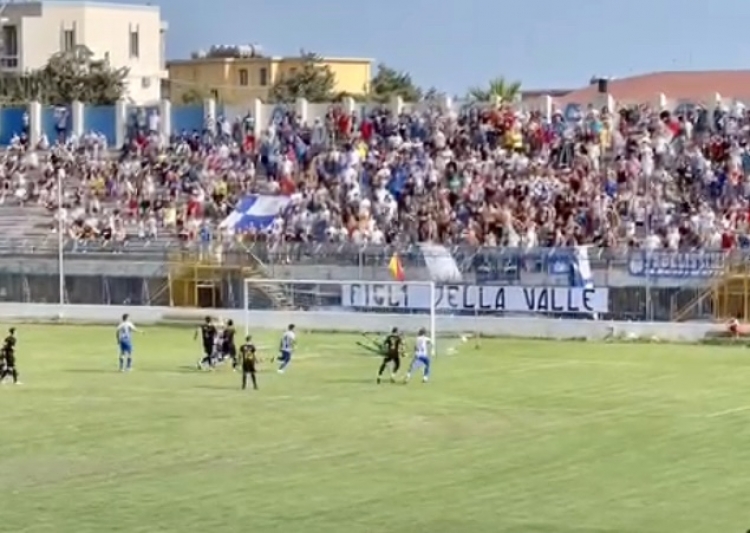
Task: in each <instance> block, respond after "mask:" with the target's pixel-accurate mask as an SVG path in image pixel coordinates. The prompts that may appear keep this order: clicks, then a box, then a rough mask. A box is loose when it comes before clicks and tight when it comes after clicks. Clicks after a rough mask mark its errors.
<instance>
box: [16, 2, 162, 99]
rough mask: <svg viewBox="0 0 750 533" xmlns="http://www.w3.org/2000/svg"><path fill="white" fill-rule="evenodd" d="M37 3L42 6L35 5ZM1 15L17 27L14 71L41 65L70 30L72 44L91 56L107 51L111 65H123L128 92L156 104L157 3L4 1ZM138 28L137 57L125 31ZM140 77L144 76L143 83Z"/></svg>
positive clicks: (159, 42) (159, 40) (59, 47)
mask: <svg viewBox="0 0 750 533" xmlns="http://www.w3.org/2000/svg"><path fill="white" fill-rule="evenodd" d="M40 6H41V7H40ZM4 16H6V17H8V19H9V21H8V24H15V25H17V27H18V41H19V42H18V48H19V69H21V70H26V69H36V68H40V67H42V66H44V65H45V64H46V62H47V60H48V59H49V57H50V56H51V55H53V54H55V53H57V52H59V51H61V50H62V48H63V32H64V30H71V29H75V34H76V43H77V44H81V45H85V46H87V47H88V48H89V49H91V51H92V52H93V53H94V57H95V58H96V59H103V58H104V57H105V55H106V54H107V53H108V54H109V60H110V63H111V65H112V66H113V67H114V68H121V67H128V68H129V69H130V78H129V80H128V81H129V83H128V91H129V94H128V96H129V97H130V98H131V99H133V100H134V101H135V102H136V103H139V104H145V103H155V102H157V101H158V100H159V98H160V96H161V79H162V78H164V77H166V74H167V73H166V71H165V70H164V68H163V65H164V57H163V49H162V48H163V47H162V37H161V31H162V20H161V14H160V11H159V8H158V7H157V6H146V5H141V6H130V5H122V4H105V3H97V2H65V1H57V2H45V3H43V4H39V3H28V4H25V3H22V4H9V5H8V7H7V9H6V11H5V12H4ZM131 29H133V30H134V31H135V30H136V29H137V30H138V41H139V43H138V48H139V50H138V52H139V53H138V57H137V58H135V57H131V55H130V30H131ZM144 80H147V81H146V82H144Z"/></svg>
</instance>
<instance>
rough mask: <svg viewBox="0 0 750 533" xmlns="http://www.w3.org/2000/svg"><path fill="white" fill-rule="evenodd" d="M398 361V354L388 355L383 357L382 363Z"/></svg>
mask: <svg viewBox="0 0 750 533" xmlns="http://www.w3.org/2000/svg"><path fill="white" fill-rule="evenodd" d="M398 359H399V355H398V354H392V353H389V354H386V355H384V356H383V361H384V362H386V363H392V362H394V361H398Z"/></svg>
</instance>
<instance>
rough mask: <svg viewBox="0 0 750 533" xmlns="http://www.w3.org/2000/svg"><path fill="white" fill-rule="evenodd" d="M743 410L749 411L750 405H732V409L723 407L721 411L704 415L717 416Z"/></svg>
mask: <svg viewBox="0 0 750 533" xmlns="http://www.w3.org/2000/svg"><path fill="white" fill-rule="evenodd" d="M743 411H750V405H742V406H740V407H733V408H732V409H724V410H723V411H716V412H715V413H710V414H708V415H706V418H718V417H720V416H727V415H731V414H734V413H741V412H743Z"/></svg>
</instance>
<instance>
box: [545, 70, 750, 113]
mask: <svg viewBox="0 0 750 533" xmlns="http://www.w3.org/2000/svg"><path fill="white" fill-rule="evenodd" d="M660 93H663V94H664V95H665V96H666V97H667V99H668V100H669V101H671V102H691V103H695V104H699V103H702V104H707V105H711V104H713V103H714V102H713V95H714V94H716V93H718V94H720V95H721V97H722V98H724V99H729V100H741V101H743V102H746V103H750V70H715V71H710V70H709V71H702V72H654V73H651V74H643V75H641V76H633V77H631V78H623V79H614V80H610V82H609V94H611V95H612V97H613V98H614V99H615V101H616V102H619V103H626V104H634V103H644V104H645V103H656V102H657V99H658V97H659V94H660ZM597 96H599V93H598V87H597V85H596V84H594V85H589V86H587V87H584V88H581V89H578V90H575V91H572V92H570V93H568V94H566V95H564V96H562V97H560V98H556V99H555V104H556V105H557V106H558V107H559V106H565V105H568V104H571V103H575V104H589V103H594V102H596V101H597Z"/></svg>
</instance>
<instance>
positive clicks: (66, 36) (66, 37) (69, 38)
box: [63, 29, 76, 52]
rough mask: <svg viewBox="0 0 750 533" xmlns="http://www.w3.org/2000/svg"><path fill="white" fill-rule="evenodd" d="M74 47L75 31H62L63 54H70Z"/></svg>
mask: <svg viewBox="0 0 750 533" xmlns="http://www.w3.org/2000/svg"><path fill="white" fill-rule="evenodd" d="M75 47H76V30H75V29H72V30H63V52H72V51H73V49H74V48H75Z"/></svg>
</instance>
